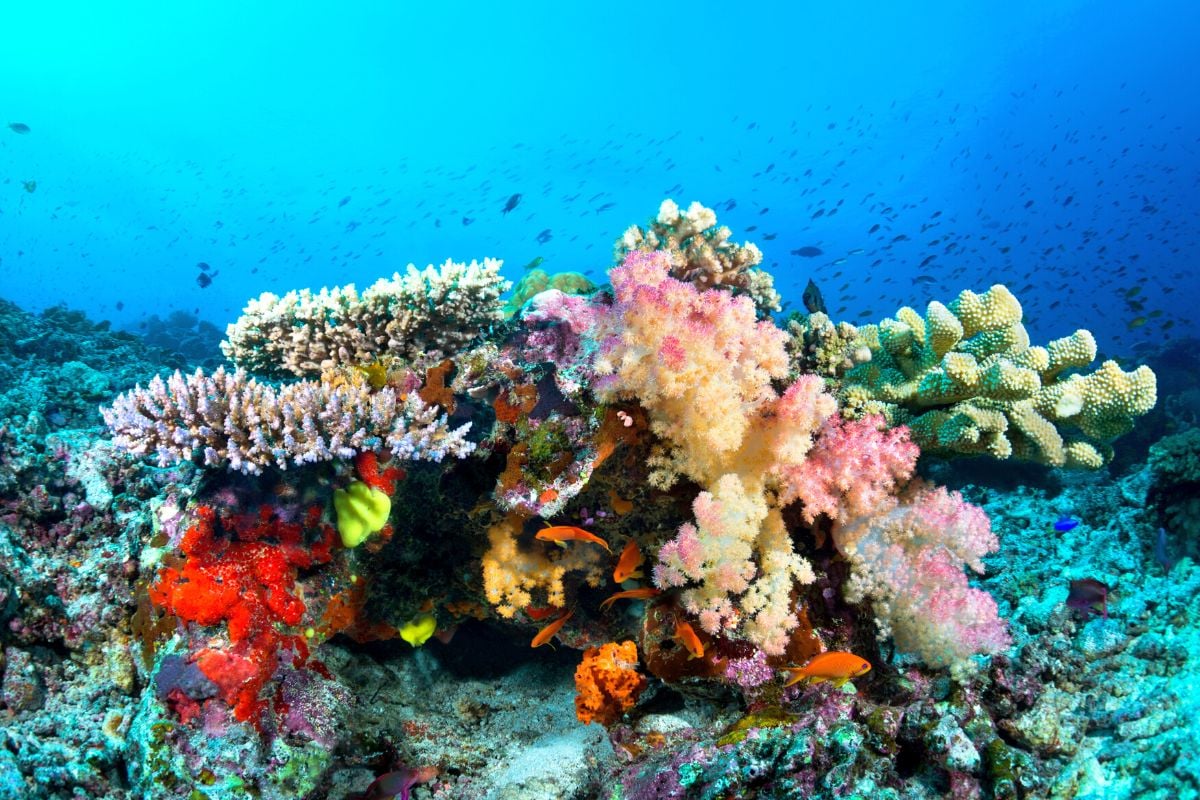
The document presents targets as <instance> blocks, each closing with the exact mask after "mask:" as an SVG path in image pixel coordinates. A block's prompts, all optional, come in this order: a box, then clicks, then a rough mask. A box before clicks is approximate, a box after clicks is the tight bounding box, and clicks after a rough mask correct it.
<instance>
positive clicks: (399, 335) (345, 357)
mask: <svg viewBox="0 0 1200 800" xmlns="http://www.w3.org/2000/svg"><path fill="white" fill-rule="evenodd" d="M500 266H501V262H499V261H497V260H496V259H493V258H488V259H484V261H483V263H482V264H481V263H479V262H478V261H472V262H471V263H470V264H464V263H459V262H455V261H451V260H447V261H446V263H444V264H442V265H441V266H440V267H436V268H435V267H434V266H433V265H430V266H428V267H426V268H425V269H423V270H418V269H417V268H416V267H415V266H414V265H411V264H410V265H409V267H408V270H407V272H405V273H404V274H403V275H401V274H400V273H398V272H397V273H396V274H395V275H393V276H392V277H391V278H387V279H385V278H381V279H379V280H378V281H377V282H376V283H375V284H374V285H372V286H371V287H370V288H368V289H366V290H365V291H363V293H362V294H361V295H360V294H359V293H358V292H357V291H356V290H355V288H354V286H353V284H351V285H349V286H339V287H335V288H333V289H322V290H321V291H319V292H312V291H310V290H308V289H302V290H298V291H291V292H288V293H287V294H285V295H283V297H279V296H277V295H274V294H271V293H270V292H265V293H263V294H262V295H260V296H259V297H258V298H256V299H254V300H251V301H250V303H249V304H248V305H247V306H246V308H245V310H244V311H243V312H242V316H241V317H239V318H238V320H237V322H234V323H232V324H231V325H230V326H229V328H228V330H227V331H226V334H225V335H226V340H225V341H224V342H222V344H221V350H222V352H224V353H225V355H226V357H227V358H229V360H230V361H232V362H233V363H234V364H236V365H238V366H240V367H244V368H245V369H247V370H249V371H250V372H256V373H259V374H262V375H267V376H272V377H284V376H291V377H301V378H304V377H316V376H318V375H320V374H321V372H322V371H323V370H326V369H329V368H330V367H335V366H339V365H350V364H366V363H368V362H370V361H372V360H373V359H375V358H377V357H379V356H381V355H383V354H385V353H386V354H389V355H392V356H395V357H400V358H404V359H406V360H409V361H414V362H415V361H421V360H425V361H439V360H441V359H442V358H445V357H446V356H447V355H450V354H452V353H454V352H457V351H458V350H459V349H461V348H462V347H463V346H464V345H466V344H467V343H468V342H470V341H471V340H472V339H474V338H475V337H477V336H479V334H481V333H483V332H484V331H486V330H487V329H488V327H489V326H491V325H492V324H494V323H496V322H499V321H500V320H501V319H503V317H504V314H503V309H502V305H501V303H500V295H501V294H502V293H503V292H504V291H505V290H507V289H508V287H509V285H510V284H509V282H508V281H506V280H505V279H504V278H503V277H502V276H501V275H500Z"/></svg>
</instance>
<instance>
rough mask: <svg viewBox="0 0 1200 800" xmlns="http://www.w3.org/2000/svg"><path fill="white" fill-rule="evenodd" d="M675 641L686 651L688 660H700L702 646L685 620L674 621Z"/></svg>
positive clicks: (702, 654) (702, 653)
mask: <svg viewBox="0 0 1200 800" xmlns="http://www.w3.org/2000/svg"><path fill="white" fill-rule="evenodd" d="M675 639H676V640H677V641H678V642H679V643H680V644H681V645H683V646H684V649H686V650H687V651H688V653H689V655H688V658H702V657H703V656H704V645H703V643H701V641H700V637H699V636H697V635H696V631H694V630H693V629H692V626H691V624H690V623H689V622H688V621H687V620H682V619H677V620H675Z"/></svg>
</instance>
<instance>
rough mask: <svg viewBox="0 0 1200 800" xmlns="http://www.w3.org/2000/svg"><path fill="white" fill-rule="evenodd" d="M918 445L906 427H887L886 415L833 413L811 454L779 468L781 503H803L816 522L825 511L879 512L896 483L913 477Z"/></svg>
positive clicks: (845, 514) (846, 514)
mask: <svg viewBox="0 0 1200 800" xmlns="http://www.w3.org/2000/svg"><path fill="white" fill-rule="evenodd" d="M918 455H920V450H919V449H918V448H917V446H916V445H915V444H913V442H912V440H911V439H910V438H909V435H908V428H905V427H899V428H892V429H890V430H888V429H887V428H886V424H885V423H884V420H883V418H882V417H878V416H872V417H865V418H863V419H860V420H854V421H847V420H843V419H842V418H841V417H840V416H838V415H836V414H835V415H833V416H830V417H829V418H828V419H826V420H825V422H824V424H822V426H821V429H820V431H819V432H818V434H817V441H816V444H815V445H814V446H813V448H812V449H811V450H809V452H808V457H807V458H806V459H805V460H804V461H801V462H799V463H793V464H787V465H785V466H784V467H783V468H782V469H781V470H780V483H781V484H782V489H781V492H780V504H781V505H787V504H788V503H791V502H793V501H795V500H799V501H800V502H801V503H802V504H803V513H804V518H805V520H807V521H808V523H809V524H812V523H813V522H814V521H815V520H816V518H817V517H818V516H820V515H821V514H824V515H825V516H827V517H829V518H831V519H833V520H834V521H836V522H844V521H846V520H848V519H852V518H854V517H861V516H864V515H866V514H872V513H878V512H880V511H884V510H887V509H889V508H891V507H892V506H893V505H894V504H895V500H894V499H893V495H894V494H895V493H896V490H897V487H898V486H900V485H902V484H903V483H904V482H905V481H907V480H908V479H909V478H910V477H912V473H913V469H914V468H915V467H916V464H917V456H918Z"/></svg>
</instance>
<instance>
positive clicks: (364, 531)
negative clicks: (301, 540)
mask: <svg viewBox="0 0 1200 800" xmlns="http://www.w3.org/2000/svg"><path fill="white" fill-rule="evenodd" d="M333 509H334V511H336V512H337V529H338V533H340V534H341V535H342V544H344V545H345V546H346V547H358V546H359V545H360V544H362V543H363V542H364V541H366V539H367V537H368V536H370V535H371V534H372V533H375V532H376V531H378V530H379V529H380V528H382V527H383V526H384V525H385V524H387V519H388V515H389V514H391V513H392V498H390V497H388V496H387V495H386V494H384V493H383V492H381V491H379V490H378V489H373V488H371V487H370V486H368V485H367V484H365V483H362V482H361V481H355V482H354V483H352V484H350V485H349V486H347V487H346V488H345V489H338V490H337V491H336V492H334V493H333Z"/></svg>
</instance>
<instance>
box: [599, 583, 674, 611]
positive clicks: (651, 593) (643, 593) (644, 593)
mask: <svg viewBox="0 0 1200 800" xmlns="http://www.w3.org/2000/svg"><path fill="white" fill-rule="evenodd" d="M660 594H662V590H661V589H654V588H652V587H649V586H645V587H643V588H641V589H626V590H625V591H623V592H617V593H616V594H614V595H613V596H612V597H610V598H608V599H607V600H605V601H604V602H603V603H601V604H600V610H601V611H604V610H605V609H606V608H608V607H609V606H611V605H612V604H613V603H615V602H617V601H618V600H649V599H650V598H651V597H658V596H659V595H660Z"/></svg>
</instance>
